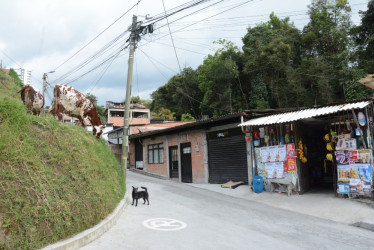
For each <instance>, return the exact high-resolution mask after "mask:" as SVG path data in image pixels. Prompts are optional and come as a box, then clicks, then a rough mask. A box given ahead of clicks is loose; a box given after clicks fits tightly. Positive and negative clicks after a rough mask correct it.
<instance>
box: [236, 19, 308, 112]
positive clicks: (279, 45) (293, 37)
mask: <svg viewBox="0 0 374 250" xmlns="http://www.w3.org/2000/svg"><path fill="white" fill-rule="evenodd" d="M300 40H301V34H300V31H299V30H298V29H297V28H295V27H294V25H293V24H292V23H290V20H289V18H284V19H280V18H278V17H277V16H276V15H274V13H272V14H270V20H269V21H268V22H266V23H263V24H260V25H257V26H255V27H253V28H248V30H247V34H246V35H245V36H244V37H243V44H244V45H243V51H244V56H245V67H244V73H246V75H247V79H248V80H247V81H246V82H247V87H246V90H247V91H248V92H249V93H250V94H249V103H250V107H251V108H257V106H258V104H261V105H260V106H262V107H269V106H270V107H272V108H278V107H289V106H297V105H298V104H299V103H300V102H301V100H302V99H301V98H300V99H299V98H298V96H297V95H296V93H297V90H298V89H299V88H297V86H293V85H292V84H293V82H294V81H295V80H294V78H293V76H294V75H295V74H294V68H296V67H297V66H298V65H299V64H300V60H301V59H300V46H301V44H300ZM257 84H260V85H259V86H258V85H257ZM258 95H259V96H258ZM257 102H259V103H258V104H257Z"/></svg>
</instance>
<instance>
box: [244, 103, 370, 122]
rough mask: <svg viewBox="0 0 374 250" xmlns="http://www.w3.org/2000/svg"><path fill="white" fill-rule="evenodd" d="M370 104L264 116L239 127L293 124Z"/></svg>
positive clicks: (352, 104) (341, 105) (354, 104)
mask: <svg viewBox="0 0 374 250" xmlns="http://www.w3.org/2000/svg"><path fill="white" fill-rule="evenodd" d="M369 104H370V101H362V102H356V103H346V104H340V105H335V106H327V107H321V108H312V109H303V110H297V111H292V112H287V113H281V114H276V115H270V116H264V117H260V118H256V119H252V120H249V121H246V122H243V123H241V124H239V126H241V127H243V126H260V125H270V124H277V123H285V122H293V121H297V120H302V119H306V118H312V117H316V116H322V115H327V114H332V113H337V112H340V111H345V110H351V109H360V108H364V107H366V106H367V105H369Z"/></svg>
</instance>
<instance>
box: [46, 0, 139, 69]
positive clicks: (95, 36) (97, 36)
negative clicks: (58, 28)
mask: <svg viewBox="0 0 374 250" xmlns="http://www.w3.org/2000/svg"><path fill="white" fill-rule="evenodd" d="M140 2H141V0H138V2H137V3H136V4H134V5H133V6H132V7H131V8H130V9H128V10H127V11H126V12H125V13H123V14H122V15H121V16H120V17H118V18H117V19H116V20H115V21H114V22H113V23H112V24H110V25H109V26H108V27H106V28H105V29H104V30H103V31H102V32H100V33H99V34H98V35H97V36H95V37H94V38H93V39H92V40H91V41H89V42H88V43H87V44H86V45H84V46H83V47H82V48H81V49H79V50H78V51H77V52H75V53H74V54H73V55H72V56H71V57H69V58H68V59H67V60H66V61H64V62H63V63H61V64H60V65H59V66H57V68H55V69H54V70H53V71H56V70H57V69H59V68H60V67H61V66H62V65H64V64H65V63H67V62H68V61H69V60H70V59H72V58H73V57H74V56H76V55H77V54H78V53H79V52H81V51H82V50H83V49H84V48H86V47H87V46H88V45H89V44H91V43H92V42H93V41H95V40H96V39H97V38H98V37H99V36H101V35H102V34H103V33H104V32H105V31H107V30H108V29H109V28H110V27H112V26H113V25H114V24H115V23H116V22H118V21H119V20H120V19H121V18H122V17H124V16H125V15H126V14H127V13H129V12H130V11H131V10H132V9H133V8H134V7H135V6H137V5H138V4H139V3H140Z"/></svg>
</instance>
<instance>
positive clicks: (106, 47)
mask: <svg viewBox="0 0 374 250" xmlns="http://www.w3.org/2000/svg"><path fill="white" fill-rule="evenodd" d="M127 32H128V31H127V30H126V31H124V32H122V33H121V34H120V35H118V36H117V37H115V38H114V39H112V40H111V41H110V42H109V43H107V44H106V45H104V46H103V47H102V48H101V49H100V50H99V51H97V52H96V53H94V54H93V55H91V56H90V57H88V58H86V59H85V60H83V61H82V62H81V63H79V64H78V65H77V66H75V67H74V68H72V69H71V70H70V71H68V72H66V73H65V74H64V75H62V76H60V77H59V78H57V79H55V80H54V81H53V83H55V82H61V81H63V80H64V79H66V78H67V77H69V76H70V75H72V74H73V73H75V72H77V71H79V70H80V69H82V68H83V67H85V66H86V65H88V64H89V63H91V62H93V61H94V60H96V59H97V58H100V57H101V56H103V55H104V54H105V53H106V52H108V51H109V50H110V49H113V48H115V46H118V45H120V46H122V44H123V41H122V40H120V39H121V38H123V36H124V35H125V34H126V33H127Z"/></svg>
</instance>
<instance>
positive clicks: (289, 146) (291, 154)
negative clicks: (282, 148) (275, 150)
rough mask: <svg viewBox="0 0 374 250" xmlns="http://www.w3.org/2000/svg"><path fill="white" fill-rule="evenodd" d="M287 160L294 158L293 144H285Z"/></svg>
mask: <svg viewBox="0 0 374 250" xmlns="http://www.w3.org/2000/svg"><path fill="white" fill-rule="evenodd" d="M286 151H287V158H290V157H296V151H295V144H293V143H289V144H286Z"/></svg>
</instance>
